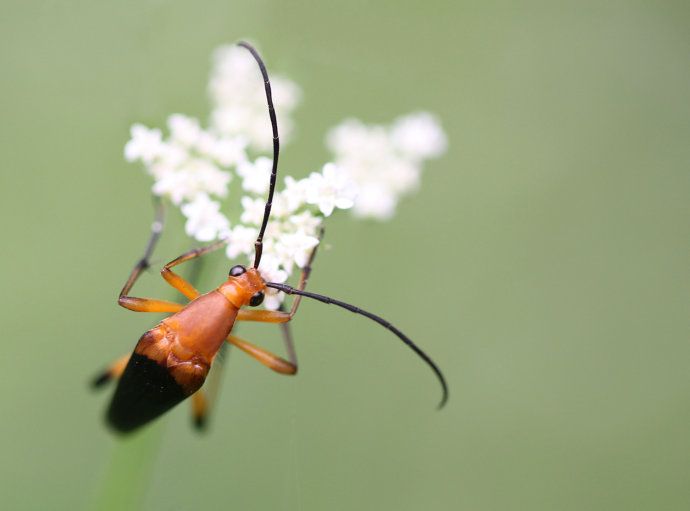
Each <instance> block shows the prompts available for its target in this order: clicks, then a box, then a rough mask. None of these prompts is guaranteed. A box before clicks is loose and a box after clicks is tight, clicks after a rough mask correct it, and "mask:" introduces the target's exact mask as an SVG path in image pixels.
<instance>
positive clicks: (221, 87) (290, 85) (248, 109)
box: [208, 45, 302, 151]
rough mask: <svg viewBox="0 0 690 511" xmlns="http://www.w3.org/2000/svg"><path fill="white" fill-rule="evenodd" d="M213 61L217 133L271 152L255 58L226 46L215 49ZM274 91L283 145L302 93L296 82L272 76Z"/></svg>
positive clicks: (211, 90) (211, 84) (213, 118)
mask: <svg viewBox="0 0 690 511" xmlns="http://www.w3.org/2000/svg"><path fill="white" fill-rule="evenodd" d="M213 62H214V66H213V71H212V72H211V80H210V82H209V85H208V91H209V95H210V96H211V101H212V103H213V111H212V113H211V125H212V126H213V128H214V129H215V130H217V131H218V133H222V134H224V135H230V136H237V135H241V136H243V137H246V139H247V140H248V142H249V146H250V148H251V149H254V150H256V151H267V150H269V149H270V148H271V144H272V138H271V125H270V123H269V119H268V114H267V113H266V96H265V95H264V94H265V93H264V82H263V79H262V78H261V74H260V73H259V71H258V69H257V67H256V62H255V61H254V58H253V57H252V56H251V55H250V54H249V52H248V51H247V50H245V49H244V48H240V47H239V46H235V45H227V46H221V47H220V48H218V49H216V51H215V52H214V54H213ZM271 90H272V93H273V102H274V104H275V109H276V115H277V116H278V119H280V138H281V142H282V143H283V144H284V143H286V142H288V140H289V138H290V134H291V133H292V130H293V123H292V119H291V117H290V115H291V114H292V111H293V110H294V109H295V108H296V107H297V105H298V104H299V102H300V99H301V97H302V92H301V90H300V88H299V87H298V86H297V84H295V83H294V82H293V81H291V80H288V79H287V78H284V77H282V76H280V75H277V74H273V73H271Z"/></svg>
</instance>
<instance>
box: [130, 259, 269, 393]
mask: <svg viewBox="0 0 690 511" xmlns="http://www.w3.org/2000/svg"><path fill="white" fill-rule="evenodd" d="M265 287H266V286H265V284H264V281H263V279H262V278H261V276H259V272H257V271H256V270H255V269H254V268H250V269H248V270H247V272H246V273H244V274H242V275H241V276H239V277H229V278H228V280H227V281H226V282H224V283H223V284H221V285H220V286H218V288H216V289H214V290H213V291H211V292H209V293H206V294H204V295H201V296H199V297H198V298H196V299H195V300H193V301H191V302H190V303H189V304H187V306H186V307H184V309H182V310H181V311H180V312H177V313H175V314H173V315H172V316H169V317H167V318H165V319H164V320H163V321H161V322H160V323H159V324H158V325H156V326H155V327H153V328H152V329H151V330H149V331H148V332H146V333H145V334H144V335H143V336H142V337H141V339H140V340H139V343H138V344H137V346H136V348H135V349H134V352H135V353H138V354H140V355H144V356H146V357H147V358H149V359H151V360H153V361H155V362H156V363H158V364H159V365H161V366H163V367H167V369H168V371H169V372H170V374H171V375H172V376H173V378H174V379H175V381H176V382H177V383H178V384H179V385H180V386H181V387H182V388H183V389H184V391H185V393H186V394H187V395H190V394H193V393H194V392H196V391H197V390H198V389H199V388H200V387H201V385H202V384H203V383H204V380H205V379H206V375H207V374H208V371H209V369H210V368H211V363H212V362H213V359H214V357H215V356H216V353H218V350H220V347H221V346H222V345H223V343H224V342H225V339H226V338H227V337H228V335H229V334H230V332H231V331H232V327H233V325H234V324H235V318H237V313H238V312H239V309H240V307H242V306H245V305H247V304H248V303H249V300H250V299H251V297H252V296H254V294H256V293H257V292H259V291H263V290H264V289H265Z"/></svg>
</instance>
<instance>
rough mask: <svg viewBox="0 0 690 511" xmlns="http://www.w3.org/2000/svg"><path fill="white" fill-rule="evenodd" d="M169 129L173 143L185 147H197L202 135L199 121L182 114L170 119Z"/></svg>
mask: <svg viewBox="0 0 690 511" xmlns="http://www.w3.org/2000/svg"><path fill="white" fill-rule="evenodd" d="M168 129H169V130H170V138H171V139H172V141H173V142H175V143H178V144H180V145H182V146H183V147H192V146H194V145H196V143H197V142H198V140H199V136H200V135H201V126H199V121H197V120H196V119H193V118H192V117H188V116H186V115H182V114H173V115H171V116H169V117H168Z"/></svg>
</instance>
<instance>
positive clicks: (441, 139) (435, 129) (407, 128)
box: [391, 112, 448, 160]
mask: <svg viewBox="0 0 690 511" xmlns="http://www.w3.org/2000/svg"><path fill="white" fill-rule="evenodd" d="M391 139H392V141H393V144H394V145H395V147H396V148H397V149H398V150H399V151H400V152H401V153H403V154H406V155H408V156H410V157H411V158H414V159H416V160H424V159H428V158H436V157H438V156H440V155H442V154H443V153H444V152H445V151H446V147H447V146H448V140H447V139H446V134H445V133H444V132H443V129H442V128H441V125H440V123H439V122H438V119H436V117H435V116H434V115H432V114H430V113H429V112H416V113H413V114H409V115H406V116H404V117H399V118H398V119H396V120H395V121H394V122H393V129H392V131H391Z"/></svg>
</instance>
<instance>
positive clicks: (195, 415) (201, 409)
mask: <svg viewBox="0 0 690 511" xmlns="http://www.w3.org/2000/svg"><path fill="white" fill-rule="evenodd" d="M191 401H192V420H193V421H194V427H196V428H197V429H200V430H201V429H204V428H205V427H206V419H207V418H208V410H209V407H210V403H209V401H208V399H207V397H206V393H205V392H204V391H203V390H202V389H199V390H197V391H196V392H195V393H194V394H192V399H191Z"/></svg>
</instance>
